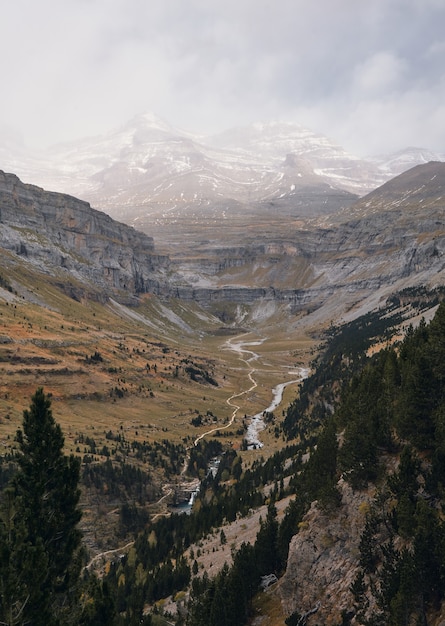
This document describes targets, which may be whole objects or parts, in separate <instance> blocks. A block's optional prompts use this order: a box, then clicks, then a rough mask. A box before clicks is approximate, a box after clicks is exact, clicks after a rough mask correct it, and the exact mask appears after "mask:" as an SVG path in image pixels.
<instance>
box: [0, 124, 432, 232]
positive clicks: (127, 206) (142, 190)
mask: <svg viewBox="0 0 445 626" xmlns="http://www.w3.org/2000/svg"><path fill="white" fill-rule="evenodd" d="M429 156H431V157H432V159H434V160H441V157H440V155H433V154H431V153H428V151H425V150H424V151H422V150H413V149H410V150H408V151H403V152H400V153H399V154H398V155H393V156H391V157H379V158H376V159H368V160H363V159H360V158H358V157H355V156H353V155H350V154H349V153H347V152H346V151H345V150H344V149H343V148H342V147H341V146H338V145H336V144H335V143H333V142H332V141H330V140H329V139H328V138H327V137H325V136H323V135H320V134H316V133H314V132H312V131H310V130H308V129H306V128H303V127H301V126H299V125H297V124H291V123H282V122H270V123H264V124H263V123H262V124H260V123H258V124H253V125H251V126H247V127H243V128H236V129H232V130H228V131H226V132H224V133H220V134H218V135H214V136H211V137H204V136H198V135H193V134H191V133H189V132H187V131H183V130H179V129H176V128H174V127H172V126H170V125H169V124H168V123H167V122H165V121H163V120H161V119H160V118H158V117H156V116H155V115H153V114H152V113H146V114H143V115H140V116H137V117H135V118H133V119H132V120H130V121H129V122H128V123H127V124H125V125H124V126H122V127H121V128H119V129H117V130H114V131H112V132H110V133H108V134H106V135H104V136H100V137H93V138H87V139H84V140H82V141H79V142H74V143H70V144H64V145H63V144H62V145H57V146H54V147H52V148H51V149H50V150H48V151H47V152H45V153H44V154H40V155H33V156H29V155H27V154H26V153H25V152H24V151H23V150H21V151H14V150H11V149H10V148H8V146H6V147H4V148H3V150H2V151H0V158H1V163H0V167H2V168H3V169H4V170H6V171H13V172H14V173H16V174H17V175H19V176H20V177H21V178H22V179H23V180H25V181H29V182H32V183H34V184H38V185H41V186H43V187H44V188H46V189H49V190H54V191H62V192H64V193H69V194H71V195H75V196H77V197H80V198H82V199H85V200H88V201H89V202H91V204H92V205H93V206H95V207H97V208H101V209H103V210H105V211H106V212H109V213H110V214H111V215H113V216H114V217H117V218H118V219H123V220H126V219H129V220H135V219H137V218H138V215H141V214H144V215H145V216H147V215H149V214H150V215H154V216H156V215H165V214H166V213H172V212H173V213H175V214H180V213H181V212H182V211H190V210H195V209H198V210H199V211H206V210H210V209H209V207H213V210H214V211H218V210H220V209H221V207H232V208H233V210H239V208H240V207H241V206H243V207H244V208H246V207H249V208H251V209H253V207H254V206H255V205H256V204H257V203H260V204H263V205H264V203H269V202H273V203H275V206H277V207H281V208H285V209H286V210H291V209H292V207H295V208H296V209H297V210H298V211H306V213H307V212H308V211H315V212H318V213H320V212H321V213H323V212H329V210H337V208H338V207H339V205H341V204H342V203H343V202H344V203H345V204H348V203H350V202H351V200H352V199H353V196H350V195H348V194H354V195H359V196H361V195H364V194H365V193H367V192H369V191H371V190H372V189H375V188H376V187H378V186H379V185H381V184H382V183H384V182H385V181H387V180H389V179H390V178H392V177H393V176H394V175H395V174H398V173H400V172H401V171H403V170H404V169H408V168H409V167H412V166H413V165H416V164H417V163H422V162H424V160H425V159H427V158H429ZM432 159H429V160H432ZM342 194H343V196H342ZM331 196H332V197H331ZM311 198H312V200H311ZM305 207H306V208H305Z"/></svg>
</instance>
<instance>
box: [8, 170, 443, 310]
mask: <svg viewBox="0 0 445 626" xmlns="http://www.w3.org/2000/svg"><path fill="white" fill-rule="evenodd" d="M444 186H445V164H444V163H433V164H427V165H425V166H419V168H414V170H412V171H411V172H409V173H405V174H403V175H401V176H400V177H398V178H397V179H396V180H395V181H392V182H391V183H387V184H386V185H385V186H383V187H382V188H380V189H379V190H377V191H375V192H373V193H372V194H369V195H368V196H366V197H365V198H363V199H362V200H361V201H359V202H358V203H357V204H355V205H353V206H352V207H351V208H349V209H345V210H344V211H343V212H341V213H340V214H338V213H336V214H335V215H334V216H331V217H329V216H325V217H323V218H319V219H317V220H313V219H312V220H306V221H304V220H298V221H295V220H293V219H290V220H288V221H286V222H285V223H283V222H282V221H281V220H278V221H277V222H276V223H278V225H279V229H276V230H275V231H271V232H267V231H266V230H265V229H264V228H262V230H258V232H255V231H252V233H250V234H249V232H248V231H246V229H241V231H240V232H238V233H237V234H236V235H234V234H233V239H232V240H230V239H229V241H228V242H227V243H226V242H225V240H224V241H222V240H217V239H214V240H208V241H204V242H199V240H198V241H196V243H195V240H194V239H193V238H191V240H190V242H189V249H188V251H187V252H186V253H183V254H176V256H175V258H174V259H173V260H170V259H169V257H167V256H162V255H158V254H156V252H155V248H154V242H153V239H152V238H151V237H149V236H148V235H144V234H143V233H141V232H138V231H136V230H134V229H133V228H131V227H129V226H126V225H124V224H121V223H119V222H116V221H114V220H113V219H111V218H110V217H109V216H107V215H105V214H104V213H101V212H99V211H95V210H93V209H91V207H90V206H89V204H87V203H86V202H82V201H80V200H76V199H75V198H73V197H71V196H66V195H62V194H57V193H49V192H46V191H44V190H42V189H40V188H38V187H34V186H31V185H24V184H23V183H21V182H20V180H19V179H18V178H17V177H16V176H14V175H11V174H4V173H0V237H1V245H2V247H3V248H4V249H7V250H9V251H11V252H13V253H14V254H15V255H16V258H19V257H20V258H21V259H23V260H25V261H27V262H29V263H33V264H34V265H35V266H37V267H38V268H40V269H41V270H42V271H45V272H47V273H52V274H56V275H58V274H61V275H62V276H65V277H66V276H67V275H68V274H71V275H72V276H75V277H77V278H78V279H80V280H81V281H84V282H88V283H89V284H91V285H95V286H96V287H97V288H98V289H99V288H100V289H102V290H104V292H105V293H106V294H107V295H108V291H109V290H110V289H111V290H116V291H119V290H121V291H122V292H125V293H126V294H137V293H145V292H150V293H153V294H156V295H159V296H161V297H177V298H181V299H184V300H193V301H197V302H199V303H200V304H202V305H204V306H209V305H213V304H214V303H218V302H231V303H234V304H245V305H253V304H256V303H261V302H263V303H264V302H271V301H273V302H275V303H279V304H282V305H284V306H286V307H288V308H289V310H290V311H291V312H295V311H300V310H314V309H321V308H323V307H324V306H326V305H329V307H328V309H327V310H326V315H327V317H328V318H332V314H333V307H335V308H336V316H341V315H342V314H344V313H345V312H346V311H347V310H348V309H350V308H351V307H354V306H356V305H357V304H359V303H360V302H363V301H364V300H366V299H370V300H369V302H370V305H372V306H377V305H378V302H379V299H380V298H383V299H384V298H385V297H387V296H388V295H389V294H390V293H392V292H393V291H395V290H400V289H402V288H404V287H407V286H412V285H420V284H425V285H430V286H432V287H434V286H435V285H437V284H441V283H443V281H444V280H445V217H444V216H445V211H444V208H445V207H444V200H443V198H444V197H445V193H443V191H444ZM215 232H219V236H220V238H221V239H222V238H223V237H224V233H226V234H227V233H229V232H232V233H233V230H232V231H223V234H221V232H220V231H218V229H217V228H216V226H215ZM212 234H213V233H212ZM179 243H180V242H179ZM177 245H178V244H177ZM61 282H62V283H63V280H61ZM371 300H372V302H371Z"/></svg>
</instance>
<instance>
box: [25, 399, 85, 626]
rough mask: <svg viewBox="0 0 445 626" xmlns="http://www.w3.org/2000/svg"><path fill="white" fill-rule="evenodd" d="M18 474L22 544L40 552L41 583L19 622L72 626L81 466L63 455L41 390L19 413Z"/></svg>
mask: <svg viewBox="0 0 445 626" xmlns="http://www.w3.org/2000/svg"><path fill="white" fill-rule="evenodd" d="M22 428H23V430H22V429H19V430H18V431H17V441H18V444H19V456H18V473H17V476H16V478H15V481H14V486H15V493H16V499H17V506H18V507H19V510H20V520H21V523H22V524H23V526H24V529H25V537H24V539H25V543H26V545H28V546H31V547H33V548H34V550H38V551H40V553H41V555H42V558H41V560H42V562H43V561H44V562H45V567H44V569H43V575H42V579H41V580H39V577H38V576H37V577H36V578H35V579H33V580H31V581H29V589H28V593H29V597H28V600H27V602H26V606H25V607H24V609H23V622H24V623H29V624H33V625H36V626H37V625H39V624H45V625H47V624H60V623H63V624H65V623H70V621H71V620H74V617H73V613H72V611H70V608H69V605H70V599H72V598H71V596H72V594H73V590H74V589H75V586H76V582H77V580H78V576H79V567H78V566H76V561H75V558H74V557H75V553H76V551H77V549H78V547H79V545H80V537H81V535H80V531H79V530H78V529H77V524H78V522H79V520H80V517H81V513H80V510H79V509H78V501H79V496H80V491H79V489H78V482H79V472H80V461H79V459H77V458H76V457H74V456H73V455H71V456H69V457H67V456H65V455H64V453H63V446H64V438H63V435H62V430H61V428H60V426H59V425H58V424H57V423H56V422H55V420H54V418H53V415H52V411H51V402H50V399H49V398H48V396H46V395H45V394H44V392H43V389H41V388H40V389H38V390H37V391H36V393H35V395H34V396H33V397H32V401H31V405H30V408H29V410H25V411H24V412H23V425H22Z"/></svg>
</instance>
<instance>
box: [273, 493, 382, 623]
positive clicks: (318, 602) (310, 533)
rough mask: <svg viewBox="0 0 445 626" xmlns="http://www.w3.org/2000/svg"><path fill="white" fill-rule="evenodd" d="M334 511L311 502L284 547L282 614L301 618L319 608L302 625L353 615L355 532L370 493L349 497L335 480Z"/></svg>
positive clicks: (356, 557) (357, 534) (356, 563)
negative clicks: (286, 552) (338, 493)
mask: <svg viewBox="0 0 445 626" xmlns="http://www.w3.org/2000/svg"><path fill="white" fill-rule="evenodd" d="M339 489H340V490H341V495H342V502H341V506H340V508H339V509H338V510H336V511H334V512H333V513H331V514H326V513H323V512H322V511H321V510H320V509H319V508H318V506H317V503H316V502H314V503H313V504H312V507H311V508H310V510H309V511H308V513H307V514H306V515H305V517H304V519H303V521H302V522H301V524H300V532H299V533H298V534H297V535H295V536H294V537H293V538H292V540H291V543H290V546H289V557H288V561H287V568H286V572H285V574H284V576H283V577H282V578H281V580H280V583H279V586H278V588H277V593H278V594H279V595H280V598H281V602H282V604H283V609H284V611H285V613H286V614H287V615H291V614H293V613H295V612H297V613H299V614H300V615H302V614H304V613H309V611H311V610H312V609H313V608H314V607H318V610H317V612H316V613H314V614H311V615H309V614H308V617H307V621H306V622H305V623H306V624H307V626H310V625H311V624H325V626H334V625H336V624H341V623H342V613H348V612H350V611H353V596H352V592H351V590H350V586H351V584H352V583H353V581H354V578H355V576H356V573H357V570H358V566H359V543H360V534H361V532H362V530H363V526H364V521H365V515H366V511H367V510H368V502H369V500H370V495H369V494H365V493H363V492H357V493H354V492H353V491H352V489H351V488H350V486H349V485H348V484H347V483H345V482H344V481H340V483H339Z"/></svg>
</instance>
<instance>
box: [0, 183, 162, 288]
mask: <svg viewBox="0 0 445 626" xmlns="http://www.w3.org/2000/svg"><path fill="white" fill-rule="evenodd" d="M0 243H1V246H2V248H4V249H6V250H10V251H11V252H13V253H15V254H16V255H18V256H19V257H21V258H22V259H25V260H27V261H28V262H29V263H32V264H33V265H34V266H36V267H38V268H39V269H40V270H42V271H45V272H49V273H55V274H56V275H57V274H60V273H61V274H63V273H64V272H65V273H66V272H70V273H72V274H73V275H74V276H76V277H77V278H79V279H80V280H82V281H84V282H88V283H90V284H93V285H96V286H97V287H100V288H102V289H111V290H126V291H129V292H133V293H135V292H144V291H149V290H150V287H151V285H152V283H153V276H154V275H155V274H156V276H159V274H160V273H162V272H163V271H165V270H166V269H167V268H168V266H169V259H168V257H165V256H160V255H156V254H155V250H154V243H153V239H152V238H151V237H148V236H147V235H144V234H143V233H139V232H137V231H135V230H134V229H133V228H131V227H129V226H126V225H125V224H120V223H119V222H116V221H115V220H113V219H111V218H110V217H109V216H107V215H105V214H104V213H101V212H100V211H95V210H93V209H92V208H91V207H90V205H89V204H88V203H86V202H82V201H80V200H77V199H76V198H73V197H71V196H67V195H64V194H58V193H50V192H47V191H44V190H43V189H40V188H39V187H35V186H32V185H25V184H23V183H22V182H21V181H20V180H19V179H18V178H17V177H16V176H15V175H13V174H5V173H4V172H1V171H0Z"/></svg>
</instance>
